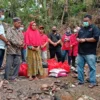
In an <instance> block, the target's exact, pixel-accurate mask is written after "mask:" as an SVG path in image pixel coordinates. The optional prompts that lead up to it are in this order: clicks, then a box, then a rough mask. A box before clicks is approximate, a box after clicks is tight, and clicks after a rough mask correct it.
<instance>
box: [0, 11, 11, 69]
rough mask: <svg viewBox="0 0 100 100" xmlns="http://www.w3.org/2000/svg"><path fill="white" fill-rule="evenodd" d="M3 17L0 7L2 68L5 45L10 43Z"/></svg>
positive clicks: (0, 58) (0, 60) (0, 62)
mask: <svg viewBox="0 0 100 100" xmlns="http://www.w3.org/2000/svg"><path fill="white" fill-rule="evenodd" d="M4 18H5V16H4V10H2V9H0V69H2V68H1V66H2V63H3V58H4V54H5V48H6V45H10V43H9V41H8V40H7V39H6V34H5V31H6V30H5V26H4V23H3V20H4Z"/></svg>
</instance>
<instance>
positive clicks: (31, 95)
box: [0, 63, 100, 100]
mask: <svg viewBox="0 0 100 100" xmlns="http://www.w3.org/2000/svg"><path fill="white" fill-rule="evenodd" d="M0 74H1V75H0V76H1V78H0V80H1V81H0V100H100V63H98V64H97V81H98V86H96V87H94V88H92V89H90V88H88V85H89V83H85V84H84V85H81V86H76V85H75V82H77V79H75V78H73V77H72V74H73V73H72V72H71V73H70V74H69V75H68V76H67V77H63V78H49V77H48V78H44V79H40V80H33V81H29V80H28V79H27V78H24V77H19V79H18V80H17V81H10V82H7V81H3V80H2V74H3V72H0ZM44 88H46V89H44ZM48 88H49V89H48ZM56 94H57V96H58V98H57V96H56ZM61 94H63V97H59V95H61ZM83 98H84V99H83Z"/></svg>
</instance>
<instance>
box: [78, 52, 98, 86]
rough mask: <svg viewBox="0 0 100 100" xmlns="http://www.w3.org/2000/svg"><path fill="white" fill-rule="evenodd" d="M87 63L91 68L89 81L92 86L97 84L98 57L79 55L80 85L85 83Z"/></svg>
mask: <svg viewBox="0 0 100 100" xmlns="http://www.w3.org/2000/svg"><path fill="white" fill-rule="evenodd" d="M85 63H87V64H88V66H89V70H90V72H89V81H90V83H91V84H93V85H95V84H96V55H93V54H90V55H78V57H77V68H78V80H79V82H80V83H84V66H85Z"/></svg>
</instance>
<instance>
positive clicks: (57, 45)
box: [49, 26, 62, 62]
mask: <svg viewBox="0 0 100 100" xmlns="http://www.w3.org/2000/svg"><path fill="white" fill-rule="evenodd" d="M49 51H50V58H55V55H56V56H57V59H58V61H59V62H60V61H62V56H61V36H60V34H58V33H57V28H56V26H53V27H52V33H51V34H49Z"/></svg>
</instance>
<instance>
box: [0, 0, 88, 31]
mask: <svg viewBox="0 0 100 100" xmlns="http://www.w3.org/2000/svg"><path fill="white" fill-rule="evenodd" d="M36 1H37V3H36ZM75 1H76V2H75ZM83 1H84V0H68V12H65V15H64V19H63V22H66V21H67V19H68V17H71V16H76V15H77V14H78V13H79V12H81V11H83V10H84V9H86V5H85V3H84V2H83ZM65 2H66V0H0V8H4V9H5V10H6V11H7V12H6V13H5V15H6V20H5V21H6V22H8V23H11V24H12V18H13V17H15V16H18V17H20V18H21V19H22V22H23V24H24V25H25V27H26V28H27V26H28V25H29V22H30V21H32V20H35V21H36V22H37V24H38V25H44V27H45V30H46V32H49V31H50V30H51V27H52V26H53V25H56V26H60V23H61V18H62V14H63V10H64V6H65Z"/></svg>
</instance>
